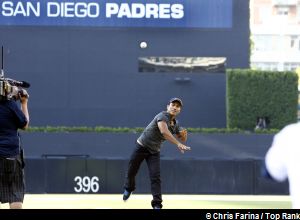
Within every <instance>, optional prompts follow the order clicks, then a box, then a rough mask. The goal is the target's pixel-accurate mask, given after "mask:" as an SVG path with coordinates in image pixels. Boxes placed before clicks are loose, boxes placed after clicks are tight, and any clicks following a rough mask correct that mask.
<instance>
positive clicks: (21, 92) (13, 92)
mask: <svg viewBox="0 0 300 220" xmlns="http://www.w3.org/2000/svg"><path fill="white" fill-rule="evenodd" d="M3 66H4V62H3V46H2V68H1V73H0V100H1V99H7V100H10V99H15V100H18V99H19V98H20V97H24V96H25V97H29V95H28V93H27V91H26V90H25V89H24V88H29V87H30V84H29V83H28V82H25V81H17V80H14V79H9V78H4V69H3Z"/></svg>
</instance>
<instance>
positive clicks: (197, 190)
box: [22, 133, 288, 195]
mask: <svg viewBox="0 0 300 220" xmlns="http://www.w3.org/2000/svg"><path fill="white" fill-rule="evenodd" d="M137 136H138V134H132V133H128V134H126V133H120V134H116V133H23V135H22V139H23V145H24V148H25V152H26V153H25V154H26V158H27V159H26V170H25V171H26V185H27V192H28V193H121V192H122V190H123V183H124V178H125V173H126V169H127V164H128V159H129V156H130V153H131V152H132V150H133V148H134V142H135V139H136V137H137ZM272 138H273V135H263V134H261V135H253V134H252V135H250V134H190V135H189V140H188V145H189V146H191V147H192V151H189V152H186V153H185V154H181V153H180V152H179V151H178V150H177V149H176V147H175V146H173V145H171V144H169V143H166V144H165V145H164V146H163V148H162V151H161V176H162V189H163V192H164V193H170V194H250V195H268V194H271V195H273V194H274V195H277V194H279V195H280V194H288V185H287V182H284V183H276V182H273V181H270V180H267V179H265V178H264V177H262V176H261V168H262V163H263V157H264V155H265V153H266V151H267V149H268V147H269V145H270V144H271V141H272ZM136 193H150V185H149V177H148V171H147V167H146V165H145V164H144V163H143V164H142V166H141V170H140V172H139V173H138V176H137V189H136Z"/></svg>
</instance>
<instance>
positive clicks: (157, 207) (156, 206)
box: [153, 205, 161, 209]
mask: <svg viewBox="0 0 300 220" xmlns="http://www.w3.org/2000/svg"><path fill="white" fill-rule="evenodd" d="M153 209H161V207H160V206H158V205H155V206H153Z"/></svg>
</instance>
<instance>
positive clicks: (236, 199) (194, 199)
mask: <svg viewBox="0 0 300 220" xmlns="http://www.w3.org/2000/svg"><path fill="white" fill-rule="evenodd" d="M151 200H152V196H151V195H141V194H132V195H131V197H130V199H129V200H128V201H127V202H123V200H122V195H121V194H109V195H108V194H96V195H95V194H26V195H25V199H24V204H23V208H24V209H151V208H152V207H151V205H150V203H151ZM163 205H164V207H163V208H164V209H278V208H280V209H289V208H291V201H290V197H289V196H255V195H168V194H163ZM1 208H4V209H5V208H8V204H2V205H1Z"/></svg>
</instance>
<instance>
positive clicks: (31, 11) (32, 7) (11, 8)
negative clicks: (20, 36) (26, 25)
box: [1, 1, 41, 17]
mask: <svg viewBox="0 0 300 220" xmlns="http://www.w3.org/2000/svg"><path fill="white" fill-rule="evenodd" d="M1 8H2V10H1V14H2V15H3V16H6V17H11V16H17V15H22V16H24V17H29V16H31V15H34V16H36V17H39V16H40V11H41V8H40V2H36V3H32V2H24V3H23V2H17V3H16V4H14V2H11V1H4V2H2V5H1Z"/></svg>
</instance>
